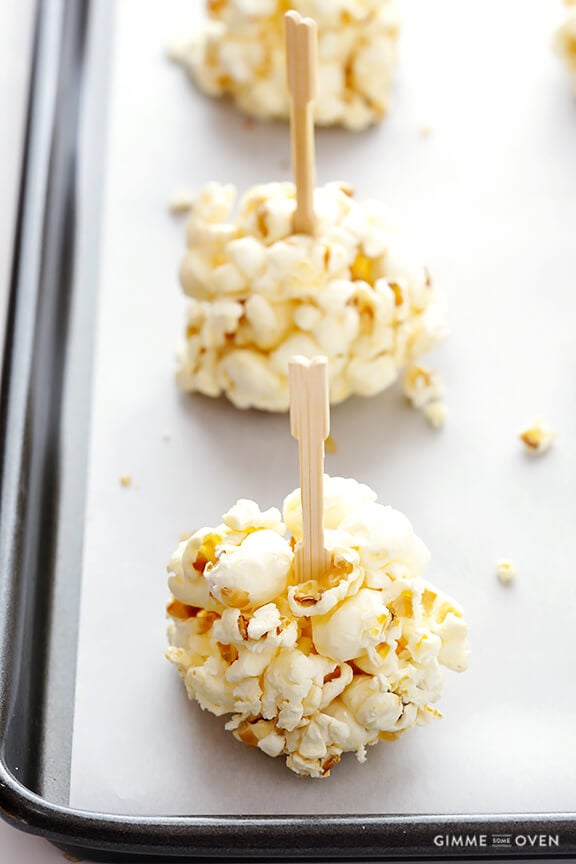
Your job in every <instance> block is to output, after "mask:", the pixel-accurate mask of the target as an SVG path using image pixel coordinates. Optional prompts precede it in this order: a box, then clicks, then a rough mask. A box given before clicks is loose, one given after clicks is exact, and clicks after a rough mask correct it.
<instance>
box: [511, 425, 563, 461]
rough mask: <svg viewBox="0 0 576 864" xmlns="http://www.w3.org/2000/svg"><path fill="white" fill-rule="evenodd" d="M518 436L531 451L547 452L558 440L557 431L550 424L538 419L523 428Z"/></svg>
mask: <svg viewBox="0 0 576 864" xmlns="http://www.w3.org/2000/svg"><path fill="white" fill-rule="evenodd" d="M518 437H519V438H520V440H521V441H522V442H523V444H524V446H525V447H526V449H527V450H529V451H530V452H531V453H546V452H547V451H548V450H549V449H550V447H551V446H552V444H553V443H554V441H555V440H556V433H555V432H554V430H553V429H551V428H550V426H546V425H545V424H544V423H542V422H541V421H540V420H536V421H535V422H534V423H532V424H530V426H527V427H526V428H525V429H523V430H522V432H520V435H519V436H518Z"/></svg>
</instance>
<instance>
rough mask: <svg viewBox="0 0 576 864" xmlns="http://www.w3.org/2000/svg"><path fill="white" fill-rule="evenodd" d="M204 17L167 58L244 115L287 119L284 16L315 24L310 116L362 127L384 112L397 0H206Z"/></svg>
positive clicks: (392, 58) (393, 55)
mask: <svg viewBox="0 0 576 864" xmlns="http://www.w3.org/2000/svg"><path fill="white" fill-rule="evenodd" d="M207 8H208V16H209V20H208V22H207V23H206V26H205V27H204V28H203V29H201V30H200V31H199V32H198V33H197V34H195V36H194V37H192V39H191V41H189V42H188V43H186V44H183V45H180V46H175V47H174V48H173V49H171V51H170V58H171V59H172V60H174V61H175V62H178V63H180V64H181V65H182V66H184V68H185V69H186V70H187V72H188V73H189V75H190V76H191V78H192V80H193V81H194V82H195V83H196V84H197V86H199V87H200V88H201V89H202V90H204V91H205V92H206V93H208V94H209V95H210V96H223V95H224V94H229V95H230V96H232V98H233V99H234V101H235V102H236V104H237V105H238V107H239V108H240V109H241V110H242V111H244V112H246V113H247V114H250V115H253V116H256V117H263V118H278V117H282V118H284V117H287V116H288V112H289V106H288V98H287V93H286V59H285V48H284V22H283V14H284V13H285V12H286V11H287V9H294V10H295V11H297V12H300V13H301V14H302V15H304V16H307V17H311V18H314V19H315V20H316V22H317V24H318V54H319V67H318V95H317V100H316V105H315V120H316V122H317V123H318V124H319V125H326V126H329V125H334V124H341V125H343V126H346V127H348V128H349V129H364V128H366V127H367V126H370V125H371V124H373V123H376V122H378V121H379V120H381V119H382V117H383V116H384V115H385V114H386V112H387V111H388V104H389V99H390V88H391V85H392V76H393V73H394V68H395V66H396V53H397V52H396V43H397V37H398V15H397V12H396V8H395V5H394V0H292V2H290V3H288V4H287V3H286V2H284V0H207Z"/></svg>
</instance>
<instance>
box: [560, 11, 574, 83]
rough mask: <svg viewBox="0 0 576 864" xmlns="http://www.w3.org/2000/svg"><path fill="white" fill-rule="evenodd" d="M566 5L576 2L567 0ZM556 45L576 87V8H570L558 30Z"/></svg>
mask: <svg viewBox="0 0 576 864" xmlns="http://www.w3.org/2000/svg"><path fill="white" fill-rule="evenodd" d="M566 5H568V6H571V7H573V6H574V5H575V4H574V3H573V2H570V0H567V3H566ZM555 47H556V51H557V52H558V54H559V55H560V56H561V57H562V58H563V60H564V62H565V63H566V65H567V67H568V71H569V72H570V75H571V78H572V83H573V85H574V88H575V89H576V8H571V9H570V11H569V12H568V14H567V16H566V19H565V21H564V22H563V24H562V25H561V26H560V27H559V29H558V30H557V32H556V38H555Z"/></svg>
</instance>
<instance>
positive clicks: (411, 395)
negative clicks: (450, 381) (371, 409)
mask: <svg viewBox="0 0 576 864" xmlns="http://www.w3.org/2000/svg"><path fill="white" fill-rule="evenodd" d="M402 386H403V390H404V395H405V396H406V398H407V399H408V401H409V402H410V403H411V404H412V405H413V407H414V408H416V409H417V410H418V411H420V412H421V413H422V414H423V415H424V417H425V418H426V420H428V422H429V423H430V425H431V426H434V427H435V428H439V427H440V426H443V425H444V422H445V420H446V416H447V411H446V405H445V403H444V385H443V384H442V382H441V380H440V377H439V376H438V373H437V372H434V371H433V370H432V369H427V368H426V367H425V366H418V365H415V364H414V365H411V366H409V367H408V369H407V370H406V372H405V374H404V379H403V382H402Z"/></svg>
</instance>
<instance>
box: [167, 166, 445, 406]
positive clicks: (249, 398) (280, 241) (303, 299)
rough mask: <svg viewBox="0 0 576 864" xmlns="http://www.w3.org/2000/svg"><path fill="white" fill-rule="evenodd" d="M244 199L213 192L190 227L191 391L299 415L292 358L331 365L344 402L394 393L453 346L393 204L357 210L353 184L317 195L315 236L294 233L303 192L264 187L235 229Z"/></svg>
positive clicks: (181, 377)
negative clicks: (403, 241) (424, 362)
mask: <svg viewBox="0 0 576 864" xmlns="http://www.w3.org/2000/svg"><path fill="white" fill-rule="evenodd" d="M235 194H236V193H235V189H234V187H233V186H224V185H220V184H217V183H210V184H208V185H207V186H205V187H204V188H203V189H202V190H201V191H200V193H199V194H198V195H197V197H196V203H195V206H194V209H193V210H192V213H191V215H190V218H189V222H188V229H187V245H188V251H187V254H186V257H185V258H184V260H183V262H182V267H181V271H180V278H181V283H182V287H183V290H184V292H185V293H186V294H187V295H188V296H189V297H190V298H191V301H190V305H189V307H188V320H187V330H186V341H185V343H184V345H183V346H182V348H181V350H180V353H179V370H178V373H177V383H178V385H179V386H180V387H181V388H182V389H183V390H186V391H189V392H193V391H195V392H200V393H203V394H205V395H207V396H213V397H216V396H220V395H221V394H222V393H224V394H226V396H227V397H228V398H229V399H230V400H231V401H232V402H233V403H234V405H236V406H237V407H238V408H251V407H254V408H259V409H262V410H267V411H287V410H288V404H289V393H288V361H289V359H290V357H291V356H292V355H294V354H300V355H304V356H305V357H309V358H311V357H314V356H316V355H325V356H326V357H327V358H328V364H329V376H330V400H331V402H332V403H333V404H336V403H338V402H342V401H344V400H345V399H347V398H348V397H349V396H351V395H352V394H358V395H361V396H373V395H375V394H377V393H380V392H381V391H382V390H385V389H386V388H387V387H389V386H390V385H391V384H392V383H393V382H394V381H395V380H396V379H397V377H398V374H399V370H401V369H402V368H403V367H404V366H406V365H407V364H408V363H410V362H411V361H413V360H414V359H415V358H416V357H418V356H420V355H421V354H422V353H423V352H425V351H427V350H429V349H430V348H431V347H433V346H434V345H435V344H437V343H438V342H439V341H440V340H441V339H442V338H444V336H445V335H446V333H447V327H446V319H445V313H444V308H443V305H442V303H441V300H440V298H439V296H438V293H437V291H436V290H435V289H434V287H433V286H432V282H431V279H430V276H429V274H428V272H427V270H426V268H425V267H423V266H421V265H418V264H417V263H416V264H415V263H413V262H412V261H411V260H410V257H409V256H408V257H406V256H405V254H404V252H403V251H402V247H401V245H400V241H399V239H398V236H397V233H396V232H395V230H394V228H393V226H392V224H391V221H390V216H389V214H388V212H387V210H386V209H385V208H384V207H383V206H382V205H381V204H379V203H378V202H375V201H365V202H361V203H359V202H357V201H355V200H354V198H353V197H352V196H353V190H352V189H351V188H350V187H349V186H347V185H345V184H343V183H330V184H328V185H327V186H324V187H322V188H320V189H317V190H316V194H315V213H316V219H317V232H316V235H315V236H314V237H310V236H307V235H303V234H298V235H294V234H293V233H292V217H293V215H294V210H295V190H294V186H293V184H292V183H271V184H267V185H263V186H256V187H254V188H252V189H251V190H250V191H249V192H248V193H247V195H246V196H245V197H244V199H243V200H242V201H241V203H240V207H239V212H238V214H237V216H236V218H235V219H231V215H230V214H231V211H232V207H233V205H234V201H235Z"/></svg>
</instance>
